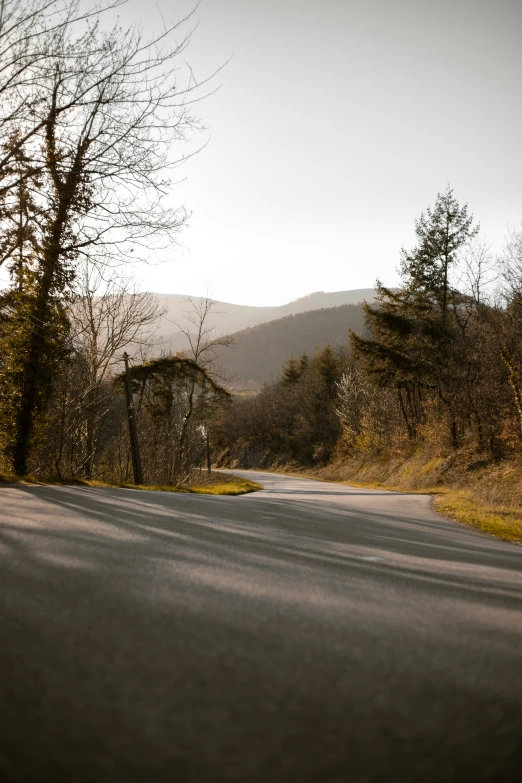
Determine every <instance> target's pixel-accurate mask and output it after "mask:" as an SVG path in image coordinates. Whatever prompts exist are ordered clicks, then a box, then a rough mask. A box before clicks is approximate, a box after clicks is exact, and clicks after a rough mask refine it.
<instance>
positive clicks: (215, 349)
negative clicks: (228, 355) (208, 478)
mask: <svg viewBox="0 0 522 783" xmlns="http://www.w3.org/2000/svg"><path fill="white" fill-rule="evenodd" d="M186 302H187V305H188V306H189V309H188V310H186V311H185V312H184V313H183V317H184V319H185V323H181V324H177V327H178V329H179V330H180V332H181V333H182V334H183V335H185V337H186V339H187V342H188V345H189V349H188V350H186V351H185V352H184V353H185V354H186V355H187V356H188V357H189V358H190V359H192V360H193V361H194V362H196V363H197V364H199V365H200V366H201V367H204V368H205V369H206V370H207V371H208V372H209V373H210V374H211V375H212V377H214V378H219V379H220V380H221V381H226V380H229V378H228V375H227V371H226V369H225V368H223V366H220V364H219V360H220V357H221V351H220V349H222V348H227V347H230V346H231V345H233V343H234V340H233V338H232V337H229V336H228V335H224V334H221V333H220V332H219V331H218V329H217V328H216V327H215V326H214V325H213V324H212V322H211V317H212V316H213V315H215V314H216V304H217V302H216V301H215V300H214V299H212V298H211V297H210V296H209V292H208V291H207V294H206V296H204V297H201V298H200V299H193V298H192V297H190V296H189V297H187V298H186ZM196 388H197V384H196V383H195V382H194V381H193V382H192V383H191V384H190V385H189V387H188V389H187V401H186V410H185V415H184V417H183V420H182V425H181V430H180V434H179V441H178V448H177V465H176V470H177V472H178V473H179V472H180V470H181V459H182V454H183V453H185V454H188V453H189V450H188V447H187V439H188V432H189V425H190V420H191V418H192V413H193V411H194V394H195V392H196ZM204 431H205V438H206V449H207V451H208V450H209V445H208V438H209V434H208V427H206V426H205V430H204ZM202 432H203V431H202ZM186 472H187V468H186Z"/></svg>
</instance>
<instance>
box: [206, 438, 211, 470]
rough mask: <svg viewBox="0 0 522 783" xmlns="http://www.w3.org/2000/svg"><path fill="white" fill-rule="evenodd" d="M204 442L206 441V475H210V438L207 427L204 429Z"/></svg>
mask: <svg viewBox="0 0 522 783" xmlns="http://www.w3.org/2000/svg"><path fill="white" fill-rule="evenodd" d="M205 435H206V438H205V440H206V441H207V473H211V467H210V438H209V434H208V427H206V428H205Z"/></svg>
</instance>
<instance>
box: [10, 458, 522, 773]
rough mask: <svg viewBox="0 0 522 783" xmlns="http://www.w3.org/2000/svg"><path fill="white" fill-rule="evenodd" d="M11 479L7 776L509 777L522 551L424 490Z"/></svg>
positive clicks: (517, 707) (275, 481)
mask: <svg viewBox="0 0 522 783" xmlns="http://www.w3.org/2000/svg"><path fill="white" fill-rule="evenodd" d="M245 475H248V476H249V477H251V478H253V479H254V480H258V481H261V482H262V483H263V484H264V485H265V490H264V491H262V492H258V493H255V494H251V495H244V496H241V497H236V498H233V497H232V498H230V497H212V496H202V495H184V494H169V493H152V492H150V493H148V492H140V491H134V490H124V489H121V490H120V489H101V488H89V487H68V486H61V487H56V486H54V487H51V486H9V487H4V488H2V489H0V569H1V571H0V574H1V590H0V606H1V612H2V615H1V626H0V628H1V631H0V634H1V644H0V702H1V706H2V731H1V737H0V743H1V748H0V778H1V779H2V780H5V781H9V782H11V781H16V782H18V781H24V783H26V781H52V782H53V783H61V782H62V781H63V782H64V783H69V781H71V783H87V782H88V783H133V782H134V781H140V782H141V781H146V782H147V783H156V782H158V783H163V782H164V781H165V782H167V781H173V782H176V783H200V782H204V781H241V782H245V783H250V782H252V783H254V782H255V783H280V782H281V783H282V782H283V781H284V782H285V783H286V782H287V781H288V782H290V783H293V781H296V783H306V782H307V781H314V783H315V782H316V781H317V783H323V782H329V781H335V782H336V783H359V782H363V781H371V783H374V781H379V782H380V781H382V782H383V783H384V782H385V781H400V783H408V782H409V781H411V782H412V783H418V782H419V781H459V783H461V782H462V781H473V783H476V782H477V781H495V782H497V781H510V782H511V781H514V780H515V779H518V774H519V772H520V764H521V762H522V731H521V729H522V548H521V547H518V546H516V545H512V544H508V543H505V542H502V541H498V540H496V539H493V538H490V537H488V536H486V535H483V534H481V533H478V532H475V531H473V530H470V529H467V528H465V527H462V526H460V525H458V524H455V523H453V522H451V521H449V520H445V519H444V518H442V517H440V516H438V515H436V514H435V513H434V512H432V510H431V507H430V500H429V498H428V497H425V496H419V495H409V494H407V493H404V494H398V493H388V492H379V491H374V490H363V489H355V488H350V487H346V486H344V485H340V484H323V483H319V482H313V481H309V480H304V479H296V478H291V477H286V476H279V475H273V474H262V473H254V472H249V473H248V474H246V473H245Z"/></svg>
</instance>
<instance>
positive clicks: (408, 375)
mask: <svg viewBox="0 0 522 783" xmlns="http://www.w3.org/2000/svg"><path fill="white" fill-rule="evenodd" d="M415 230H416V237H417V244H416V247H415V248H414V249H413V250H411V251H402V258H401V283H402V285H401V288H400V289H399V290H390V289H387V288H385V287H384V286H382V285H381V284H378V300H377V302H376V303H375V305H373V306H372V305H369V304H366V305H364V320H365V327H366V330H367V331H366V334H365V335H361V334H357V333H355V332H353V331H352V332H351V333H350V351H349V352H342V353H336V352H335V350H334V349H333V348H332V347H331V346H326V347H325V348H323V349H322V350H321V351H318V352H317V353H315V354H314V355H313V356H312V357H311V358H310V359H308V358H306V357H302V358H301V360H299V361H298V362H296V361H295V360H294V359H293V358H291V359H289V360H288V362H287V363H286V365H285V366H284V368H283V373H282V375H281V377H280V378H279V379H278V380H277V381H275V382H274V383H272V384H270V385H267V386H265V387H264V388H263V390H262V392H261V393H260V394H259V396H258V397H257V398H255V399H235V400H233V401H231V402H230V403H229V405H228V407H227V408H226V409H225V410H224V411H222V412H221V413H220V415H219V416H218V417H216V419H215V422H214V425H213V432H214V437H215V441H216V446H217V449H218V452H219V451H220V458H221V459H222V461H223V462H227V461H229V462H230V463H231V464H235V463H236V462H237V463H239V464H242V465H245V466H249V467H251V466H253V465H258V466H263V465H264V466H268V465H273V464H281V463H289V462H294V463H297V464H300V465H305V466H310V465H324V464H326V462H328V461H329V460H331V459H332V458H334V457H335V458H337V459H343V458H347V457H350V456H357V455H366V456H379V455H381V456H382V455H387V454H388V455H390V454H395V455H397V454H399V455H400V454H405V455H406V454H409V453H411V451H412V449H416V448H423V447H429V448H430V449H432V450H434V449H435V450H438V451H439V453H443V452H451V451H456V450H459V449H468V450H471V451H473V452H476V453H480V454H482V455H484V457H485V458H487V459H501V458H506V457H512V456H519V455H520V449H521V446H522V233H520V232H516V231H512V232H511V233H510V237H509V240H508V242H507V244H506V247H505V250H504V253H503V255H502V257H501V258H494V257H493V256H492V255H491V254H490V253H489V252H488V249H487V247H486V246H484V244H482V243H480V241H479V239H478V236H477V235H478V227H477V226H476V225H475V224H474V222H473V218H472V216H470V215H469V214H468V210H467V207H466V206H461V205H460V204H459V203H458V201H457V200H456V198H455V196H454V194H453V192H452V190H451V189H450V188H448V189H447V190H446V192H444V193H442V194H439V196H438V197H437V199H436V202H435V204H434V206H433V207H431V208H429V209H428V210H426V212H425V213H423V214H422V215H421V217H420V218H419V219H418V220H417V221H416V223H415Z"/></svg>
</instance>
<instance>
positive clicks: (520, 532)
mask: <svg viewBox="0 0 522 783" xmlns="http://www.w3.org/2000/svg"><path fill="white" fill-rule="evenodd" d="M292 473H293V475H299V476H307V477H309V478H314V479H318V480H321V481H336V482H341V483H343V484H349V485H351V486H356V487H363V488H366V489H384V490H389V491H396V492H405V491H406V492H418V493H419V494H424V495H432V496H433V499H434V502H433V505H434V508H435V509H436V511H438V512H440V513H441V514H444V515H445V516H447V517H450V518H451V519H453V520H455V521H456V522H460V523H462V524H465V525H469V526H470V527H474V528H476V529H477V530H482V531H483V532H485V533H489V534H490V535H493V536H496V537H497V538H502V539H504V540H506V541H514V542H517V543H522V465H521V464H519V463H518V462H507V461H506V462H501V463H492V462H490V461H489V462H488V461H487V460H486V459H479V458H478V457H477V454H473V453H470V452H468V453H466V452H461V453H457V454H455V453H453V454H451V455H447V456H437V455H435V456H434V455H433V454H430V453H429V451H428V450H427V449H426V450H425V451H416V452H414V453H412V454H411V455H393V456H390V457H379V458H376V459H368V458H366V459H359V460H355V459H354V460H349V461H344V462H341V461H339V462H338V463H335V464H333V465H328V466H327V467H324V468H317V469H312V470H306V471H302V470H297V471H296V470H295V469H293V470H292Z"/></svg>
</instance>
